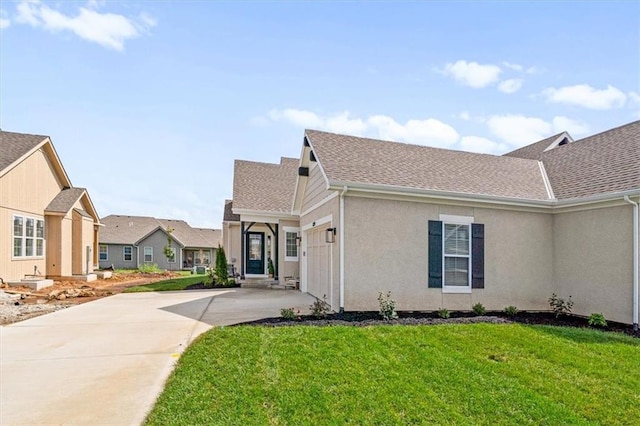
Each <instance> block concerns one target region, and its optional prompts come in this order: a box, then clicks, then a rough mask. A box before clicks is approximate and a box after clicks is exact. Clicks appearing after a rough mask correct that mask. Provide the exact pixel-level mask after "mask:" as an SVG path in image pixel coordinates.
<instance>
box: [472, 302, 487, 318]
mask: <svg viewBox="0 0 640 426" xmlns="http://www.w3.org/2000/svg"><path fill="white" fill-rule="evenodd" d="M471 310H472V311H473V313H474V314H476V315H477V316H482V315H484V314H486V313H487V310H486V309H485V307H484V305H483V304H482V303H476V304H475V305H473V306H472V307H471Z"/></svg>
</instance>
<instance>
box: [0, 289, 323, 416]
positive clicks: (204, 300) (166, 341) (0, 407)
mask: <svg viewBox="0 0 640 426" xmlns="http://www.w3.org/2000/svg"><path fill="white" fill-rule="evenodd" d="M312 302H313V298H312V297H311V296H309V295H308V294H302V293H300V292H298V291H293V290H289V291H285V290H262V289H230V290H200V291H184V292H182V291H181V292H163V293H132V294H119V295H115V296H111V297H107V298H104V299H100V300H97V301H95V302H90V303H85V304H82V305H78V306H74V307H72V308H68V309H65V310H62V311H57V312H54V313H51V314H48V315H43V316H40V317H37V318H33V319H30V320H26V321H23V322H20V323H16V324H11V325H8V326H4V327H0V424H2V425H14V424H30V425H34V424H37V425H43V424H75V425H78V424H91V425H97V424H102V425H106V424H109V425H135V424H140V423H141V422H142V421H143V420H144V418H145V416H146V414H147V413H148V411H149V410H150V409H151V407H152V406H153V403H154V402H155V400H156V398H157V396H158V395H159V393H160V392H161V391H162V388H163V386H164V382H165V380H166V379H167V377H168V375H169V373H170V372H171V370H172V369H173V367H174V365H175V362H176V360H177V359H178V358H179V357H180V354H181V353H182V352H183V351H184V349H185V348H186V347H187V346H188V345H189V343H191V342H192V341H193V339H194V338H196V337H197V336H198V335H200V334H201V333H202V332H204V331H207V330H208V329H210V328H211V327H213V326H216V325H229V324H235V323H239V322H244V321H250V320H255V319H260V318H264V317H272V316H279V315H280V309H281V308H285V307H296V308H299V309H300V310H301V311H302V312H307V311H308V308H309V305H310V304H311V303H312Z"/></svg>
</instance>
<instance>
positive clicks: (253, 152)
mask: <svg viewBox="0 0 640 426" xmlns="http://www.w3.org/2000/svg"><path fill="white" fill-rule="evenodd" d="M0 28H1V30H0V127H1V128H2V129H3V130H7V131H15V132H22V133H35V134H44V135H49V136H51V138H52V140H53V143H54V145H55V147H56V149H57V151H58V154H59V155H60V157H61V159H62V162H63V164H64V165H65V168H66V169H67V172H68V174H69V176H70V177H71V180H72V182H73V184H74V185H75V186H83V187H87V188H88V189H89V193H90V196H91V198H92V200H93V202H94V204H95V205H96V208H97V209H98V213H99V214H100V215H101V216H106V215H109V214H130V215H145V216H155V217H162V218H175V219H184V220H187V221H188V222H189V223H190V224H191V225H193V226H203V227H204V226H206V227H215V228H219V227H220V226H221V221H222V210H223V203H224V199H225V198H231V195H232V182H233V160H234V159H245V160H253V161H264V162H279V159H280V157H281V156H288V157H296V156H298V155H299V153H300V148H301V144H302V138H303V133H304V129H305V128H315V129H320V130H328V131H333V132H337V133H345V134H354V135H363V136H369V137H375V138H382V139H390V140H398V141H403V142H411V143H417V144H423V145H430V146H438V147H443V148H450V149H459V150H468V151H476V152H486V153H492V154H503V153H505V152H508V151H510V150H513V149H515V148H518V147H520V146H523V145H526V144H528V143H532V142H535V141H536V140H539V139H541V138H544V137H547V136H550V135H552V134H554V133H558V132H560V131H563V130H567V131H569V132H570V133H571V134H572V136H573V137H574V138H576V139H578V138H581V137H584V136H588V135H591V134H594V133H598V132H600V131H603V130H606V129H609V128H612V127H615V126H618V125H621V124H625V123H628V122H631V121H634V120H637V119H639V118H640V95H639V93H640V87H639V84H640V83H639V79H640V2H637V1H636V2H632V1H625V2H611V1H609V2H499V1H492V2H481V1H479V2H444V1H443V2H355V1H354V2H348V1H347V2H345V1H341V2H318V1H316V2H293V1H282V2H268V1H261V2H214V1H181V2H168V1H162V2H152V1H138V2H135V1H131V2H128V1H120V2H111V1H82V2H75V1H59V2H48V1H28V2H26V1H9V0H2V1H1V2H0Z"/></svg>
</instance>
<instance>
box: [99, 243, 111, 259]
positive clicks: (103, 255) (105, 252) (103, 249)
mask: <svg viewBox="0 0 640 426" xmlns="http://www.w3.org/2000/svg"><path fill="white" fill-rule="evenodd" d="M98 250H99V253H100V258H99V260H100V261H104V260H109V247H107V246H100V247H98Z"/></svg>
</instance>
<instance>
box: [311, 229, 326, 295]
mask: <svg viewBox="0 0 640 426" xmlns="http://www.w3.org/2000/svg"><path fill="white" fill-rule="evenodd" d="M306 240H307V253H306V254H307V259H306V260H307V261H306V264H307V274H306V277H307V291H308V292H309V293H310V294H312V295H314V296H316V297H318V298H320V299H322V298H323V297H324V296H327V302H329V303H331V256H330V255H331V244H329V243H327V242H326V241H325V231H324V229H318V230H310V231H308V232H307V238H306Z"/></svg>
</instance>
